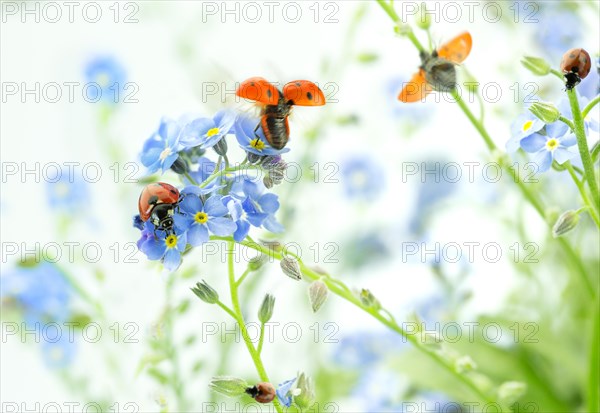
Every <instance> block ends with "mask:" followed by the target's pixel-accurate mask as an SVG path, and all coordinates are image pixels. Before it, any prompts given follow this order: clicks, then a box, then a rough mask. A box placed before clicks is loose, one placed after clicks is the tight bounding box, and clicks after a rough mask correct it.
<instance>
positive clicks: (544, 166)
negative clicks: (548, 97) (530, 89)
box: [506, 97, 599, 172]
mask: <svg viewBox="0 0 600 413" xmlns="http://www.w3.org/2000/svg"><path fill="white" fill-rule="evenodd" d="M579 100H580V103H581V105H582V106H585V105H587V103H588V100H587V99H586V98H585V97H581V98H579ZM529 110H530V111H529V113H524V114H521V115H519V116H518V117H517V118H516V119H515V120H514V121H513V123H512V125H511V135H512V136H511V138H510V139H509V140H508V142H507V143H506V150H507V151H508V152H509V153H514V152H516V151H517V150H519V148H520V149H523V150H524V151H525V152H527V153H530V154H532V159H531V160H532V161H533V162H534V163H535V164H537V165H538V172H546V171H548V170H549V169H550V167H551V166H552V162H553V161H556V162H557V163H558V164H560V165H562V164H563V163H565V162H567V161H569V160H572V159H574V158H576V157H577V156H578V155H577V150H576V148H573V147H575V146H576V145H577V139H576V137H575V134H574V132H573V130H571V128H570V127H569V126H568V125H567V123H564V119H567V120H569V119H572V118H573V114H572V110H571V107H570V105H569V101H568V100H567V99H562V100H561V101H560V102H559V103H558V105H557V106H556V107H554V106H553V105H552V104H547V103H534V104H533V105H532V106H531V107H530V108H529ZM559 118H560V119H561V120H559ZM584 126H585V131H586V134H587V133H588V131H589V130H590V129H591V130H593V131H596V132H597V131H598V129H599V128H598V121H597V120H596V119H593V118H592V116H591V115H590V114H588V116H586V118H585V119H584ZM572 148H573V149H572Z"/></svg>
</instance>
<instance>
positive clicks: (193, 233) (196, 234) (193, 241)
mask: <svg viewBox="0 0 600 413" xmlns="http://www.w3.org/2000/svg"><path fill="white" fill-rule="evenodd" d="M208 239H209V237H208V230H207V229H206V227H205V226H204V225H198V224H196V225H192V227H191V228H190V229H189V230H188V232H187V242H188V243H189V244H190V245H191V246H192V247H197V246H199V245H202V244H204V243H205V242H207V241H208Z"/></svg>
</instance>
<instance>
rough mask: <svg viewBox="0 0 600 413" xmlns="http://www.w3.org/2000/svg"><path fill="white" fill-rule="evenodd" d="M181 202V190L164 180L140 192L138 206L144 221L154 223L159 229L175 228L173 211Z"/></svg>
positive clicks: (166, 230) (168, 230)
mask: <svg viewBox="0 0 600 413" xmlns="http://www.w3.org/2000/svg"><path fill="white" fill-rule="evenodd" d="M178 203H179V190H177V188H175V187H174V186H173V185H169V184H167V183H164V182H155V183H153V184H150V185H147V186H146V187H145V188H144V189H143V190H142V193H141V194H140V199H139V201H138V208H139V211H140V218H141V219H142V221H143V222H146V221H148V219H150V222H152V224H154V227H155V228H156V229H157V230H162V231H165V232H171V231H172V230H173V213H174V211H175V207H176V206H177V204H178Z"/></svg>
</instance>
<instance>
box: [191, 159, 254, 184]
mask: <svg viewBox="0 0 600 413" xmlns="http://www.w3.org/2000/svg"><path fill="white" fill-rule="evenodd" d="M251 169H256V170H259V169H261V168H260V166H258V165H238V166H233V167H231V168H225V169H222V170H220V171H219V170H217V171H215V173H213V174H212V175H211V176H209V177H208V178H206V180H205V181H204V182H202V183H201V184H200V185H198V186H199V187H200V188H206V186H207V185H208V184H210V183H211V182H212V181H214V180H215V179H217V178H219V177H221V176H223V175H227V174H230V173H234V172H239V171H244V170H251Z"/></svg>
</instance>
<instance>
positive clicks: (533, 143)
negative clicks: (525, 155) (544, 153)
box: [521, 133, 547, 153]
mask: <svg viewBox="0 0 600 413" xmlns="http://www.w3.org/2000/svg"><path fill="white" fill-rule="evenodd" d="M546 141H547V139H546V137H545V136H542V135H540V134H539V133H534V134H533V135H529V136H528V137H526V138H523V140H521V148H523V150H524V151H525V152H529V153H535V152H537V151H539V150H541V149H543V148H544V147H545V146H546Z"/></svg>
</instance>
